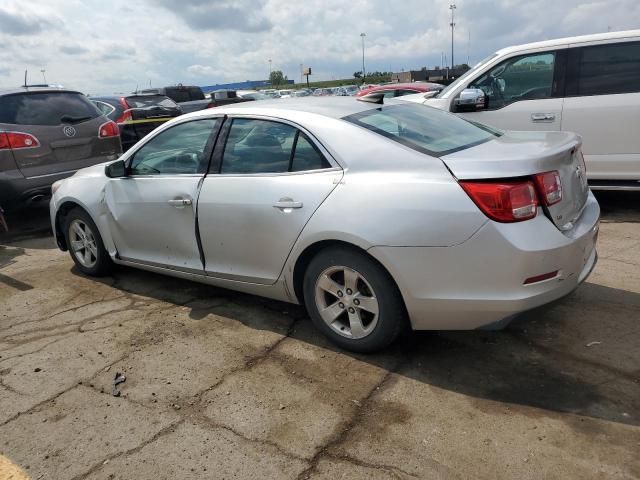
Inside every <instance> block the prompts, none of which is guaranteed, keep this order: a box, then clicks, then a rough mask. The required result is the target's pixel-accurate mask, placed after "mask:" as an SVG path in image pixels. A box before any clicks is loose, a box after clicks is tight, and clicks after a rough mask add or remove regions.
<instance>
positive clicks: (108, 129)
mask: <svg viewBox="0 0 640 480" xmlns="http://www.w3.org/2000/svg"><path fill="white" fill-rule="evenodd" d="M118 135H120V129H119V128H118V124H117V123H116V122H112V121H111V120H109V121H108V122H106V123H103V124H102V125H100V128H99V129H98V136H99V137H100V138H109V137H117V136H118Z"/></svg>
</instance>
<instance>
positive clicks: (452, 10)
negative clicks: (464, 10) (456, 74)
mask: <svg viewBox="0 0 640 480" xmlns="http://www.w3.org/2000/svg"><path fill="white" fill-rule="evenodd" d="M455 9H456V4H455V3H452V4H451V5H449V10H451V74H452V75H453V67H454V65H455V63H453V28H454V27H455V26H456V24H455V22H454V21H453V20H454V13H455Z"/></svg>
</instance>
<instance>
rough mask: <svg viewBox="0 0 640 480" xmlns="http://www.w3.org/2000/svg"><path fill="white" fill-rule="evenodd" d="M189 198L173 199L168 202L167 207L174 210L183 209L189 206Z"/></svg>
mask: <svg viewBox="0 0 640 480" xmlns="http://www.w3.org/2000/svg"><path fill="white" fill-rule="evenodd" d="M191 203H192V202H191V199H190V198H174V199H173V200H169V205H171V206H172V207H176V208H184V207H186V206H187V205H191Z"/></svg>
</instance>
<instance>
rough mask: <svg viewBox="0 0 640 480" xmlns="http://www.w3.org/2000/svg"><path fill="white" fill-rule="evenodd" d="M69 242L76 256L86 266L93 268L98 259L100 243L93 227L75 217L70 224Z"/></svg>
mask: <svg viewBox="0 0 640 480" xmlns="http://www.w3.org/2000/svg"><path fill="white" fill-rule="evenodd" d="M69 243H70V247H71V251H72V252H73V254H74V256H75V257H76V259H77V260H78V262H80V264H81V265H82V266H83V267H85V268H93V267H94V266H95V265H96V262H97V261H98V244H97V242H96V238H95V236H94V234H93V232H92V231H91V228H90V227H89V226H88V225H87V224H86V223H85V222H83V221H82V220H79V219H75V220H73V221H72V222H71V224H70V225H69Z"/></svg>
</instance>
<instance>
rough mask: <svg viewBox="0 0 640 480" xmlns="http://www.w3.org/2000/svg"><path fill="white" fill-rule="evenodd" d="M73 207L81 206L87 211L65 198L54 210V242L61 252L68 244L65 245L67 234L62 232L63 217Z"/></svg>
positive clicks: (65, 249)
mask: <svg viewBox="0 0 640 480" xmlns="http://www.w3.org/2000/svg"><path fill="white" fill-rule="evenodd" d="M74 208H81V209H82V210H84V211H85V212H87V213H89V211H88V210H87V209H86V208H84V206H82V205H81V204H80V203H78V202H75V201H73V200H65V201H64V202H63V203H62V204H61V205H60V206H59V207H58V209H57V210H56V216H55V220H54V225H53V228H54V229H55V232H54V233H55V236H56V243H57V244H58V247H59V248H60V250H62V251H63V252H66V251H67V250H68V249H69V246H68V245H67V236H66V235H65V233H64V219H65V218H66V217H67V215H68V214H69V212H70V211H71V210H73V209H74ZM89 215H91V214H89Z"/></svg>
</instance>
